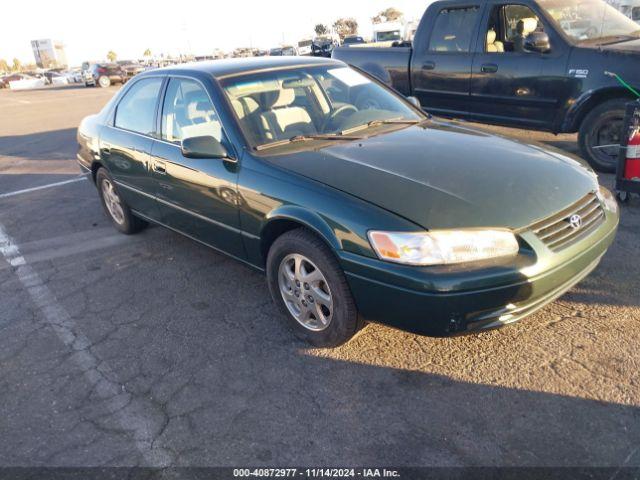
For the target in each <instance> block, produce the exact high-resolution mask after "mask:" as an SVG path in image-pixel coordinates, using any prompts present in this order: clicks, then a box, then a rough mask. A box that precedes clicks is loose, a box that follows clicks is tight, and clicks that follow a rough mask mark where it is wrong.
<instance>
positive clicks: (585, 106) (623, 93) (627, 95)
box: [562, 87, 634, 133]
mask: <svg viewBox="0 0 640 480" xmlns="http://www.w3.org/2000/svg"><path fill="white" fill-rule="evenodd" d="M615 99H624V100H629V101H631V100H633V99H634V96H633V95H632V94H631V92H629V91H628V90H626V89H624V88H622V87H610V88H602V89H600V90H595V91H592V92H587V93H585V94H584V95H582V96H581V97H579V98H578V100H576V101H575V103H574V104H573V106H572V107H571V108H570V109H569V111H568V112H567V115H566V116H565V120H564V122H563V125H562V132H564V133H575V132H577V131H578V130H579V129H580V125H582V121H583V120H584V119H585V117H586V116H587V115H588V114H589V112H591V111H592V110H593V109H594V108H596V107H597V106H598V105H600V104H602V103H604V102H606V101H609V100H615Z"/></svg>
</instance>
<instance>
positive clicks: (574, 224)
mask: <svg viewBox="0 0 640 480" xmlns="http://www.w3.org/2000/svg"><path fill="white" fill-rule="evenodd" d="M569 225H571V228H573V229H574V230H578V229H579V228H580V227H581V226H582V217H581V216H580V215H571V216H570V217H569Z"/></svg>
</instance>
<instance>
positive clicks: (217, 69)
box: [142, 57, 344, 78]
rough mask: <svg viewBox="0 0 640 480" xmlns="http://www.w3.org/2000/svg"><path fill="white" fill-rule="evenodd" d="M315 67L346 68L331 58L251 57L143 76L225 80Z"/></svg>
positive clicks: (169, 68) (164, 69) (174, 68)
mask: <svg viewBox="0 0 640 480" xmlns="http://www.w3.org/2000/svg"><path fill="white" fill-rule="evenodd" d="M313 65H336V66H344V63H343V62H340V61H338V60H332V59H330V58H319V57H249V58H225V59H220V60H211V61H207V62H193V63H185V64H182V65H172V66H169V67H164V68H158V69H155V70H150V71H148V72H145V73H143V74H142V75H153V74H154V73H155V74H158V73H168V74H185V73H186V74H189V73H191V74H193V73H201V74H202V73H205V74H210V75H212V76H213V77H214V78H224V77H230V76H235V75H241V74H243V73H253V72H257V71H264V70H271V69H280V68H287V67H292V68H295V67H298V66H299V67H308V66H313Z"/></svg>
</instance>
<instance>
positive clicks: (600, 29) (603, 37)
mask: <svg viewBox="0 0 640 480" xmlns="http://www.w3.org/2000/svg"><path fill="white" fill-rule="evenodd" d="M540 6H541V7H542V8H543V9H544V10H545V11H546V12H547V13H548V14H549V15H550V16H551V17H552V18H553V19H554V20H555V21H556V22H557V24H558V25H559V26H560V28H561V29H562V30H563V31H564V33H565V34H567V36H569V37H571V38H572V39H573V40H574V41H576V42H585V43H587V42H588V43H591V42H593V43H606V42H607V41H616V40H624V39H626V38H635V37H640V25H638V24H637V23H635V22H633V20H631V19H630V18H629V17H626V16H625V15H624V14H622V13H620V12H619V11H618V10H616V9H615V8H613V7H612V6H611V5H608V4H607V3H605V2H603V1H602V0H541V1H540Z"/></svg>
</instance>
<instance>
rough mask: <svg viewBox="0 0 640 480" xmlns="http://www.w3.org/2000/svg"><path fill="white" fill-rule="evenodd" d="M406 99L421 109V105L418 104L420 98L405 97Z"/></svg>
mask: <svg viewBox="0 0 640 480" xmlns="http://www.w3.org/2000/svg"><path fill="white" fill-rule="evenodd" d="M407 101H408V102H409V103H410V104H411V105H413V106H414V107H416V108H419V109H420V110H422V105H421V104H420V100H418V99H417V98H416V97H407Z"/></svg>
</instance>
